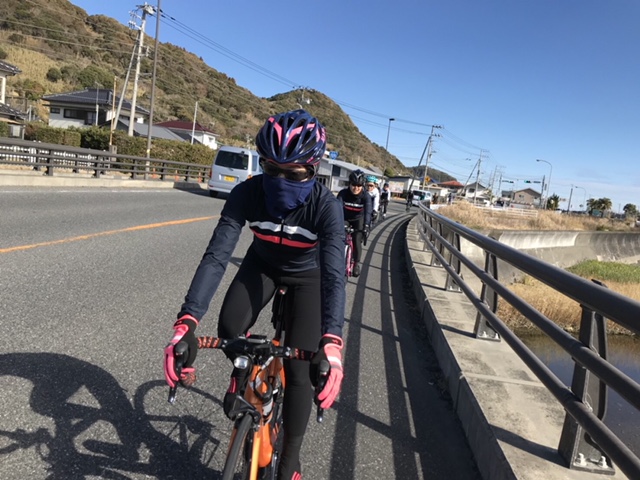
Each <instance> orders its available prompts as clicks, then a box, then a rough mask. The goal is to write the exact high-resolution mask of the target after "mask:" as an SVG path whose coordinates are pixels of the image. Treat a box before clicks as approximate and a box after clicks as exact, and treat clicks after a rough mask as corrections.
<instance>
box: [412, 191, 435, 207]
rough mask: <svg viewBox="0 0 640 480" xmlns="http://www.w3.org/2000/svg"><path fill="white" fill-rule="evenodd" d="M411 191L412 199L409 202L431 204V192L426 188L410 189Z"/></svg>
mask: <svg viewBox="0 0 640 480" xmlns="http://www.w3.org/2000/svg"><path fill="white" fill-rule="evenodd" d="M411 191H412V192H413V200H412V201H411V203H412V204H413V205H414V206H415V205H419V204H420V203H422V202H427V206H430V205H431V192H427V191H426V190H411Z"/></svg>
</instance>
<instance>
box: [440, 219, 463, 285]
mask: <svg viewBox="0 0 640 480" xmlns="http://www.w3.org/2000/svg"><path fill="white" fill-rule="evenodd" d="M446 240H447V242H449V243H450V244H451V245H452V246H453V248H455V249H456V250H457V251H458V252H459V251H460V235H459V234H458V233H456V232H454V231H448V232H447V237H446ZM447 252H448V254H449V256H448V257H447V261H448V263H449V266H450V267H451V268H453V270H454V271H455V272H456V273H457V274H458V275H460V259H459V258H458V257H456V256H455V255H454V254H453V252H451V251H450V250H449V249H447ZM444 288H445V290H447V291H448V292H462V290H461V289H460V285H458V283H457V282H456V281H455V280H454V278H453V277H452V276H451V274H450V273H449V271H448V270H447V281H446V282H445V284H444Z"/></svg>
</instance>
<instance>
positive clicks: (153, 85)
mask: <svg viewBox="0 0 640 480" xmlns="http://www.w3.org/2000/svg"><path fill="white" fill-rule="evenodd" d="M155 13H156V38H155V41H154V49H153V73H152V74H151V105H150V107H149V128H148V130H147V158H149V157H151V127H152V126H153V107H154V105H155V98H156V71H157V69H158V49H159V48H160V40H159V39H160V14H161V13H162V10H160V0H158V8H157V9H156V12H155Z"/></svg>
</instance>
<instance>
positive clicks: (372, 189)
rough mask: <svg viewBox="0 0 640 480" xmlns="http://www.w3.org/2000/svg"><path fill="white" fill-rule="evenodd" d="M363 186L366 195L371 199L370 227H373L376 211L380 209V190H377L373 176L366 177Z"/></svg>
mask: <svg viewBox="0 0 640 480" xmlns="http://www.w3.org/2000/svg"><path fill="white" fill-rule="evenodd" d="M365 186H366V187H367V193H368V194H369V195H371V199H372V200H373V206H372V210H371V226H373V224H374V223H375V222H376V220H377V218H378V210H379V208H380V190H378V179H377V178H376V177H374V176H373V175H367V178H366V183H365Z"/></svg>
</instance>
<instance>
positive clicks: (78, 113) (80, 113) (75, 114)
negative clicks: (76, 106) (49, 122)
mask: <svg viewBox="0 0 640 480" xmlns="http://www.w3.org/2000/svg"><path fill="white" fill-rule="evenodd" d="M64 118H76V119H78V120H84V119H86V118H87V112H85V111H84V110H72V109H70V108H65V109H64Z"/></svg>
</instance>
